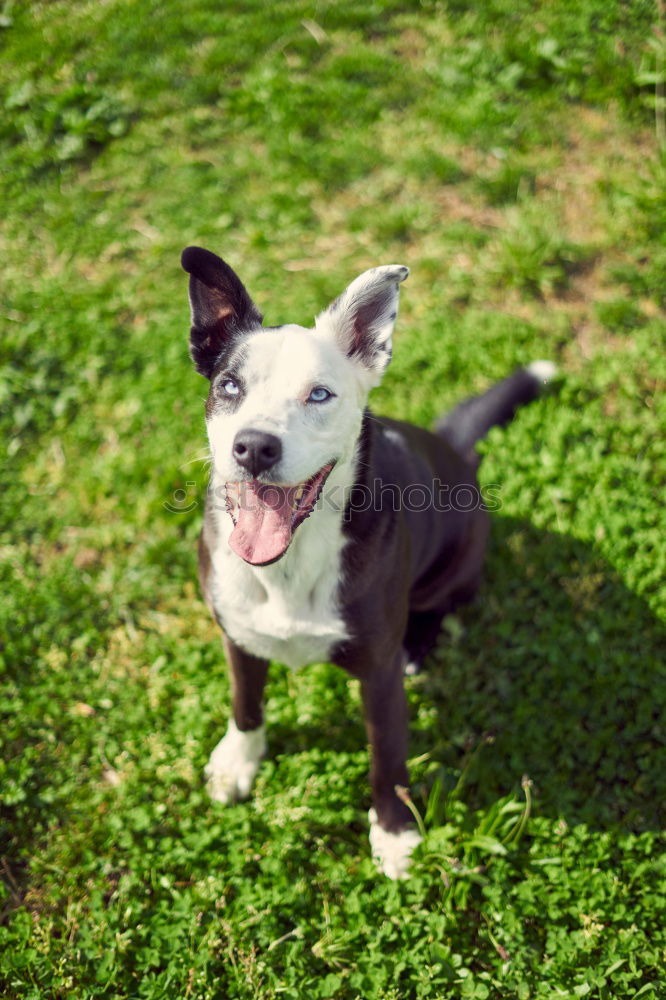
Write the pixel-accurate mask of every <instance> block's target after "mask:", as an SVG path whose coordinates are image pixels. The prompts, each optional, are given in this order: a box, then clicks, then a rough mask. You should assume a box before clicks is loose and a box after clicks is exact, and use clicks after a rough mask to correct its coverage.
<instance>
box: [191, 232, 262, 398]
mask: <svg viewBox="0 0 666 1000" xmlns="http://www.w3.org/2000/svg"><path fill="white" fill-rule="evenodd" d="M181 264H182V265H183V268H184V269H185V270H186V271H187V272H188V273H189V275H190V307H191V309H192V329H191V331H190V354H191V355H192V360H193V361H194V364H195V366H196V369H197V371H198V372H200V373H201V374H202V375H205V376H206V378H210V377H211V375H212V373H213V369H214V367H215V362H216V361H217V359H218V358H219V356H220V353H221V352H222V351H223V350H224V347H225V345H226V344H227V343H229V342H230V341H231V339H232V338H233V337H234V335H235V334H237V333H240V332H241V331H243V330H247V329H250V328H251V327H256V326H261V320H262V316H261V313H260V312H259V310H258V309H257V307H256V306H255V304H254V302H253V301H252V299H251V298H250V296H249V295H248V293H247V291H246V290H245V286H244V285H243V283H242V281H241V280H240V278H239V277H238V275H237V274H236V273H235V271H232V269H231V268H230V267H229V265H228V264H225V262H224V261H223V260H222V259H221V258H220V257H217V256H216V255H215V254H214V253H211V252H210V251H209V250H202V249H201V247H188V248H187V249H186V250H183V255H182V257H181Z"/></svg>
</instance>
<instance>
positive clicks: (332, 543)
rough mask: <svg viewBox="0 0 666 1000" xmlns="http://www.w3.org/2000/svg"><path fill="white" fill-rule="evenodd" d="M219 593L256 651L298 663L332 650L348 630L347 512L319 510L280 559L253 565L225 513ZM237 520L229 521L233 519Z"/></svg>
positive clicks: (216, 556)
mask: <svg viewBox="0 0 666 1000" xmlns="http://www.w3.org/2000/svg"><path fill="white" fill-rule="evenodd" d="M217 516H218V518H219V519H220V520H219V527H220V528H221V529H222V530H221V531H220V533H219V535H218V539H219V542H218V545H217V548H216V549H215V551H214V552H213V553H212V563H213V588H212V592H213V600H214V603H215V609H216V611H217V613H218V615H219V617H220V619H221V621H222V623H223V625H224V628H225V631H226V632H227V634H228V636H229V638H230V639H233V641H234V642H235V643H236V644H237V645H238V646H240V647H241V648H242V649H244V650H245V651H246V652H248V653H252V654H253V655H254V656H260V657H263V658H265V659H269V660H277V661H279V662H281V663H285V664H286V665H287V666H289V667H291V668H293V669H297V668H298V667H302V666H304V665H305V664H307V663H318V662H321V661H326V660H328V659H329V658H330V654H331V651H332V649H333V647H334V646H335V645H336V644H337V643H339V642H342V641H343V640H345V639H347V638H348V633H347V630H346V627H345V623H344V621H343V620H342V618H341V617H340V613H339V609H338V603H337V595H338V586H339V582H340V570H341V553H342V548H343V545H344V543H345V539H344V536H343V534H342V529H341V524H340V518H339V515H338V516H336V515H335V513H334V512H329V511H327V510H315V511H314V513H313V514H312V515H311V517H310V518H309V519H308V520H307V521H306V522H305V523H304V524H303V525H301V527H300V528H299V529H298V531H297V532H296V535H295V536H294V539H293V541H292V544H291V545H290V547H289V549H288V550H287V552H286V553H285V555H284V556H283V557H282V559H280V560H279V562H277V563H274V564H273V565H272V566H259V567H255V566H250V565H248V564H247V563H245V562H244V561H243V560H242V559H240V558H239V557H238V556H237V555H236V554H235V553H234V552H232V550H231V549H230V548H229V545H228V543H227V537H228V529H229V526H230V519H229V518H228V515H227V514H226V513H223V512H220V513H219V514H218V515H217ZM227 520H228V521H229V525H227V524H226V521H227Z"/></svg>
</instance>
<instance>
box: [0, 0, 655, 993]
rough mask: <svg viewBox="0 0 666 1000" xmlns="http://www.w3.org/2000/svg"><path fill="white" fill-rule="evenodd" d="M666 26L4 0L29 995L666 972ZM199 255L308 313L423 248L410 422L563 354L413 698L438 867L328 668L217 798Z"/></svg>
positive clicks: (13, 529)
mask: <svg viewBox="0 0 666 1000" xmlns="http://www.w3.org/2000/svg"><path fill="white" fill-rule="evenodd" d="M656 22H657V7H656V4H653V3H652V0H649V2H648V0H636V2H633V3H621V2H615V0H613V2H609V0H578V2H576V3H573V2H569V0H559V2H549V3H547V2H545V0H543V2H539V3H536V4H535V3H533V2H530V3H528V2H527V0H512V2H509V0H483V2H480V3H477V4H471V3H467V2H466V0H444V2H441V3H436V2H434V0H424V2H418V3H417V2H416V0H413V2H410V0H402V2H400V0H355V2H353V3H352V2H346V0H344V2H336V3H333V2H318V3H316V4H315V3H314V2H306V0H280V2H278V3H276V4H273V5H272V6H267V5H266V4H265V3H264V2H259V0H247V2H246V3H244V4H242V5H236V6H233V5H229V4H220V3H214V2H213V0H191V2H190V3H188V4H178V3H176V2H175V0H162V2H161V3H159V4H158V3H156V2H153V0H144V2H142V3H139V2H138V0H110V2H108V3H99V2H95V3H93V2H82V0H77V2H71V0H70V2H68V3H64V2H62V0H52V2H49V3H46V2H42V3H38V2H35V3H32V4H29V5H28V4H25V5H22V4H18V3H6V4H5V5H4V7H3V9H2V14H1V16H0V46H1V47H2V51H1V58H0V93H2V95H3V97H2V101H3V103H4V108H3V114H2V116H0V157H1V170H0V192H1V196H2V203H3V213H2V221H1V222H0V245H1V248H2V272H3V275H2V285H3V293H2V307H1V309H0V322H1V323H2V337H1V340H0V354H1V356H2V365H3V367H2V369H1V371H0V429H1V431H2V436H3V440H4V441H5V442H6V445H7V454H8V461H7V462H6V464H5V465H4V467H3V470H2V473H1V475H2V509H1V513H2V521H1V524H0V584H1V585H0V620H1V624H0V636H1V637H2V638H1V645H0V713H1V718H0V743H1V744H2V747H3V763H2V764H0V875H1V876H2V883H1V884H0V995H2V996H6V997H11V998H16V1000H18V998H20V1000H36V998H40V1000H41V998H54V1000H55V998H57V1000H61V998H67V1000H69V998H77V1000H78V998H83V997H85V998H88V997H104V998H109V1000H111V998H146V1000H158V998H160V1000H161V998H165V1000H166V998H174V997H177V998H183V1000H186V998H192V1000H196V998H208V997H210V998H216V1000H217V998H243V1000H244V998H248V1000H253V998H255V997H262V998H280V1000H282V998H289V1000H303V998H308V1000H310V998H321V1000H353V998H362V1000H411V998H447V1000H448V998H470V1000H471V998H478V1000H484V998H498V1000H507V998H514V997H515V998H518V1000H528V998H544V1000H546V998H547V1000H551V998H552V1000H555V998H561V997H567V998H569V997H571V998H576V997H590V998H592V1000H611V998H627V1000H630V998H638V997H642V998H645V1000H657V998H660V997H663V996H664V995H666V976H665V975H664V971H663V970H664V968H666V936H665V935H664V929H663V928H664V920H663V914H664V894H665V892H666V863H665V861H664V857H665V851H664V839H663V829H664V803H665V802H666V759H665V754H664V744H665V738H664V728H663V727H664V707H665V701H666V697H665V693H666V682H665V678H664V668H663V653H664V649H665V648H666V629H665V628H664V618H665V615H666V589H665V587H664V580H665V579H666V550H665V548H664V517H663V490H664V485H665V479H666V445H665V444H664V441H665V435H664V431H665V430H666V403H665V398H666V397H665V394H664V387H665V385H666V357H665V354H664V343H665V333H666V320H665V316H664V309H665V307H666V278H665V275H666V237H665V234H666V197H665V195H664V192H665V191H666V186H665V184H664V180H665V174H664V158H663V151H661V152H660V150H659V149H658V138H657V135H659V134H661V132H662V131H663V115H664V109H663V105H662V104H661V103H657V105H656V107H655V83H658V82H659V80H660V79H662V78H663V65H664V62H663V51H662V49H663V43H662V49H660V47H659V45H660V43H659V42H658V36H657V35H655V31H654V28H655V25H656ZM657 101H659V98H657ZM189 243H199V244H202V245H204V246H209V247H210V248H211V249H213V250H215V251H217V252H219V253H221V254H223V255H224V256H225V257H226V258H227V259H228V260H229V261H230V262H231V263H232V264H233V266H234V267H235V268H237V270H238V271H239V272H240V274H241V276H242V277H243V279H244V280H245V281H246V283H247V284H248V286H249V288H250V290H251V292H252V293H253V295H254V296H255V298H256V300H257V301H258V303H259V305H260V307H261V308H262V310H263V311H264V312H265V314H266V318H267V321H268V322H269V323H278V322H283V321H287V320H289V321H296V322H303V323H308V322H310V321H311V319H312V317H313V315H314V314H315V313H316V312H317V311H318V310H319V309H321V308H322V307H323V305H325V304H326V302H327V301H328V300H329V299H331V298H333V297H334V296H336V295H337V294H338V293H339V292H340V291H341V290H342V288H343V287H344V286H345V285H346V284H347V283H348V282H349V281H350V280H351V279H352V278H353V277H354V276H355V275H356V274H358V273H359V272H360V271H362V270H363V269H364V268H366V267H370V266H373V265H376V264H379V263H386V262H391V261H399V262H404V263H406V264H408V265H409V267H410V268H411V271H412V273H411V276H410V279H409V282H408V283H407V285H406V286H405V287H404V294H403V296H402V312H401V317H400V321H399V327H398V334H397V342H396V347H395V353H394V361H393V364H392V366H391V367H390V369H389V372H388V374H387V377H386V379H385V381H384V383H383V385H382V386H381V387H380V388H379V389H378V390H377V391H376V393H375V396H374V400H373V404H374V406H375V408H376V409H377V410H378V411H383V412H386V413H389V414H392V415H394V416H399V417H404V418H408V419H411V420H414V421H417V422H420V423H423V424H428V423H429V422H430V421H431V420H432V419H433V418H434V417H435V416H436V415H437V414H438V413H440V412H441V411H443V410H445V409H446V408H447V407H448V406H450V405H452V404H453V403H454V402H455V401H456V400H457V399H459V398H461V397H462V396H464V395H466V394H468V393H470V392H473V391H476V390H479V389H482V388H483V387H485V386H487V385H488V384H489V383H490V382H491V381H492V380H494V379H496V378H499V377H501V376H502V375H504V374H505V373H506V372H507V371H509V370H510V369H511V368H512V366H514V365H517V364H519V363H522V362H524V361H527V360H532V359H534V358H540V357H550V358H553V359H554V360H556V361H557V362H558V363H559V365H560V368H561V370H562V378H561V380H560V382H559V384H558V386H556V387H555V389H554V391H552V392H550V393H549V394H547V395H546V396H545V397H544V398H543V399H542V400H540V401H539V402H538V403H536V404H534V405H533V406H531V407H529V408H527V409H525V410H522V411H521V412H520V414H519V415H518V417H517V418H516V420H515V421H514V422H513V423H512V424H511V425H510V426H509V427H507V428H505V429H502V430H497V429H496V430H493V431H492V432H491V434H490V435H489V437H488V439H487V441H486V442H484V444H483V446H482V450H483V453H484V461H483V464H482V467H481V473H482V480H483V483H484V484H485V485H486V486H487V487H491V486H493V487H494V489H495V493H496V495H499V497H500V499H501V508H500V510H499V511H498V512H497V513H496V514H495V516H494V532H493V538H492V543H491V547H490V551H489V557H488V563H487V572H486V578H485V583H484V586H483V589H482V592H481V595H480V599H479V601H478V602H477V603H476V604H474V605H473V606H470V607H467V608H465V609H464V610H463V611H462V612H461V613H460V614H459V615H458V616H456V617H453V618H450V619H448V620H447V622H446V627H445V629H444V631H443V635H442V641H441V643H440V645H439V646H438V649H437V651H436V652H435V654H434V655H433V657H432V661H431V664H430V669H429V671H428V672H427V673H425V674H423V675H421V676H419V677H416V678H413V679H410V680H409V682H408V694H409V701H410V708H411V716H412V741H411V751H410V752H411V754H412V757H413V760H412V764H411V774H412V788H411V791H412V797H413V802H414V805H415V808H416V809H417V810H418V813H419V815H420V817H421V818H422V821H423V822H424V824H425V828H426V831H427V835H426V838H425V842H424V844H423V846H422V848H421V849H420V851H419V853H418V855H417V858H416V860H415V864H414V871H413V875H412V877H411V878H410V880H409V881H407V882H405V883H404V884H393V883H390V882H389V881H387V880H385V879H383V878H381V877H379V876H378V875H377V874H376V872H375V869H374V867H373V864H372V862H371V860H370V857H369V851H368V844H367V820H366V811H367V808H368V806H369V793H368V786H367V776H366V774H367V756H366V750H365V747H364V739H365V737H364V732H363V726H362V722H361V717H360V705H359V693H358V689H357V687H356V686H355V685H354V684H353V683H350V682H348V681H347V679H346V677H345V676H344V675H343V673H342V672H341V671H338V670H336V669H335V668H333V667H330V666H326V665H317V666H313V667H311V668H308V669H307V670H304V671H302V672H301V673H299V674H298V675H296V676H294V675H292V674H291V673H289V672H288V671H287V670H286V669H285V668H283V667H281V666H279V665H275V667H274V668H273V670H272V674H271V683H270V686H269V693H268V706H267V714H268V720H269V756H268V759H267V761H266V762H265V764H264V766H263V767H262V770H261V772H260V777H259V779H258V783H257V787H256V792H255V794H254V796H253V798H252V799H251V800H250V801H249V802H248V803H245V804H242V805H239V806H237V807H234V808H232V809H228V810H223V809H221V808H218V807H216V806H214V805H212V804H211V803H209V802H208V800H207V798H206V795H205V792H204V788H203V781H202V769H203V765H204V763H205V761H206V759H207V755H208V753H209V752H210V749H211V748H212V746H213V745H214V744H215V742H216V741H217V739H218V738H219V736H220V734H221V731H222V729H223V727H224V725H225V722H226V718H227V715H228V699H229V691H228V681H227V678H226V672H225V669H224V664H223V662H222V656H221V651H220V646H219V637H218V634H217V630H216V628H215V626H214V625H213V623H212V622H211V621H210V619H209V616H208V613H207V611H206V610H205V608H204V606H203V603H202V601H201V599H200V597H199V595H198V593H197V590H196V585H195V579H196V570H195V544H196V536H197V532H198V528H199V523H200V515H201V501H202V497H203V493H204V490H205V483H206V465H205V462H204V460H203V458H204V456H205V434H204V426H203V411H202V403H201V399H202V396H203V395H204V393H205V385H204V383H203V380H202V379H201V378H200V377H199V376H197V375H196V374H195V373H194V371H193V370H192V368H191V364H190V362H189V359H188V356H187V340H186V335H187V328H188V309H187V303H186V282H185V276H184V275H183V273H182V272H181V270H180V268H179V262H178V261H179V253H180V250H181V249H182V247H184V246H185V245H187V244H189ZM178 491H184V493H179V492H178ZM183 496H185V497H186V500H185V501H183V500H182V497H183ZM179 498H180V499H179ZM174 502H176V505H178V503H180V505H181V506H182V508H183V509H182V511H181V512H174V511H173V510H169V509H168V506H171V507H172V508H173V506H174Z"/></svg>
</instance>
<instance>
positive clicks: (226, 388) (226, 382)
mask: <svg viewBox="0 0 666 1000" xmlns="http://www.w3.org/2000/svg"><path fill="white" fill-rule="evenodd" d="M220 392H221V393H222V394H223V395H224V396H237V395H238V393H239V392H240V386H239V384H238V382H234V380H233V379H232V378H225V379H222V381H221V382H220Z"/></svg>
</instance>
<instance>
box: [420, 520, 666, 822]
mask: <svg viewBox="0 0 666 1000" xmlns="http://www.w3.org/2000/svg"><path fill="white" fill-rule="evenodd" d="M446 624H447V625H448V628H447V627H446ZM446 624H445V629H444V633H443V636H442V641H441V642H440V643H439V644H438V647H437V649H436V651H435V652H434V654H433V655H432V657H431V659H430V663H429V669H428V670H427V671H426V672H425V673H424V674H423V675H421V676H420V677H418V678H416V682H415V685H414V688H415V690H413V691H412V706H413V709H414V708H415V710H416V715H417V720H416V726H415V727H414V726H413V728H412V741H411V745H412V753H413V754H418V753H420V752H422V753H425V752H427V751H429V752H431V753H432V755H433V757H434V758H435V759H440V760H441V761H442V763H443V764H444V765H445V766H446V765H448V766H449V767H450V768H452V772H451V773H452V775H453V776H455V773H456V771H459V770H460V768H461V766H463V765H464V761H465V758H466V756H467V755H469V754H473V755H474V758H473V762H472V764H471V766H470V768H469V778H468V781H467V785H466V790H465V796H466V797H469V798H470V800H471V801H473V802H474V804H478V805H484V804H486V803H488V802H489V801H491V800H492V799H494V798H496V797H497V796H498V795H501V794H506V793H507V792H509V791H511V789H512V788H517V787H519V785H520V782H521V779H522V777H523V775H527V776H528V777H529V778H530V779H531V780H532V782H533V783H534V787H535V792H536V807H537V810H540V811H541V812H542V813H546V814H548V815H551V816H553V815H556V816H557V815H559V816H562V817H563V818H564V819H565V820H566V821H567V822H569V823H572V822H584V823H587V824H588V825H590V826H591V827H594V828H596V829H603V828H608V827H615V826H618V825H620V826H622V827H624V828H626V829H633V830H643V829H646V828H653V829H654V828H661V826H662V824H663V820H664V804H665V803H666V759H665V740H664V729H663V720H664V717H665V716H664V709H665V707H666V677H665V674H664V670H663V662H662V659H661V658H662V656H663V651H664V649H666V629H664V627H663V625H662V624H661V623H660V622H659V620H658V619H656V618H655V616H654V614H653V613H652V612H651V610H650V608H649V607H648V605H647V604H646V603H645V601H643V600H642V599H641V598H639V597H637V596H636V595H635V594H633V593H631V591H629V590H628V589H627V587H626V585H625V584H624V583H623V581H622V580H621V578H620V577H619V575H618V574H617V572H616V571H615V570H614V569H613V568H612V567H611V566H610V565H609V564H608V562H607V561H606V560H604V559H603V558H602V557H601V556H600V555H599V553H598V552H597V551H595V549H594V548H593V547H592V546H590V545H589V544H586V543H584V542H581V541H578V540H576V539H574V538H571V537H569V536H566V535H558V534H554V533H549V532H543V531H541V530H540V529H538V528H535V527H534V526H532V525H530V524H529V523H528V522H526V521H521V520H516V519H513V518H505V517H503V518H495V520H494V522H493V536H492V541H491V545H490V549H489V552H488V561H487V565H486V574H485V582H484V584H483V586H482V589H481V592H480V594H479V598H478V600H477V601H476V603H475V604H474V605H472V606H469V607H467V608H465V609H462V610H461V612H460V614H459V615H458V616H456V618H455V619H454V620H452V621H451V620H449V621H448V623H446ZM459 625H462V628H460V627H459ZM447 633H448V637H447ZM414 694H416V696H417V698H418V700H419V702H420V701H421V699H426V700H427V703H428V704H429V707H430V711H431V712H432V711H433V710H434V711H435V712H436V722H435V725H434V726H433V725H432V720H430V721H429V722H428V721H427V720H426V721H425V723H424V724H421V723H420V721H419V718H418V707H417V706H416V705H415V702H414ZM433 735H434V736H435V739H434V740H433ZM433 744H434V745H433Z"/></svg>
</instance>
